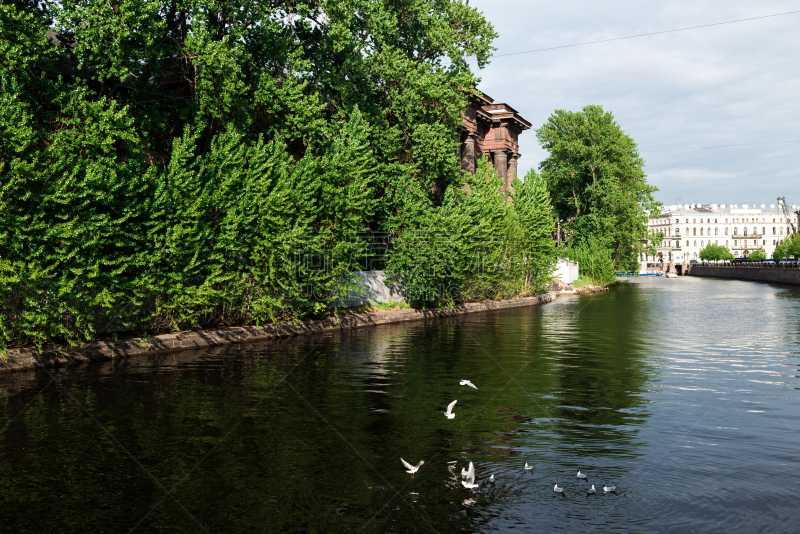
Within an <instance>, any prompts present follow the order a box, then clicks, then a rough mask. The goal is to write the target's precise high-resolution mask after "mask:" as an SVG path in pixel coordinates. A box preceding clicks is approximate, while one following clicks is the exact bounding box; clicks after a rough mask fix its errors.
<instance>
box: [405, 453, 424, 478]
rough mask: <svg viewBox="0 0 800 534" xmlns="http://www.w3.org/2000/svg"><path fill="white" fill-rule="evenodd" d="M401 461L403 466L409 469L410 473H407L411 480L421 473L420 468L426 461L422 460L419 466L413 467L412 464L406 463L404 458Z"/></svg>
mask: <svg viewBox="0 0 800 534" xmlns="http://www.w3.org/2000/svg"><path fill="white" fill-rule="evenodd" d="M400 461H401V462H403V465H404V466H406V469H408V471H406V473H408V474H409V475H411V478H414V473H416V472H417V471H419V468H420V467H422V464H424V463H425V460H420V461H419V463H418V464H417V465H411V464H410V463H408V462H406V461H405V460H403V459H402V458H400Z"/></svg>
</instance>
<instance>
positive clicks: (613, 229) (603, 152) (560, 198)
mask: <svg viewBox="0 0 800 534" xmlns="http://www.w3.org/2000/svg"><path fill="white" fill-rule="evenodd" d="M536 136H537V138H538V140H539V143H540V144H541V145H542V147H543V148H544V149H545V150H547V151H548V153H549V154H548V157H547V158H546V159H545V160H544V161H543V162H542V163H541V164H540V168H541V171H542V174H543V176H544V178H545V180H546V182H547V185H548V189H549V191H550V195H551V197H552V202H553V206H554V207H555V210H556V213H557V215H558V217H559V218H560V219H562V220H563V221H565V222H564V223H563V224H562V229H564V231H565V234H566V236H567V240H568V242H569V243H570V244H572V243H574V246H577V247H582V246H584V245H582V244H581V243H582V242H584V241H586V240H587V239H588V237H589V236H594V238H595V239H596V240H597V241H598V243H599V245H600V246H601V247H604V248H607V249H608V250H609V251H611V257H612V259H613V261H614V264H615V266H616V268H617V269H619V270H624V271H627V270H631V269H635V268H637V265H638V260H637V258H638V254H639V253H640V252H642V251H643V246H642V244H643V243H644V242H645V240H646V239H647V237H648V234H647V227H646V223H647V213H654V212H659V209H660V204H659V203H658V202H656V201H655V200H654V198H653V193H654V192H655V191H657V188H656V187H654V186H652V185H650V184H648V183H647V177H646V175H645V174H644V170H643V167H644V160H642V158H641V157H640V156H639V152H638V148H637V146H636V143H635V142H634V141H633V139H631V138H630V137H629V136H627V135H625V133H624V132H623V131H622V128H620V126H619V125H618V124H617V123H616V122H615V121H614V117H613V115H612V114H611V113H609V112H606V111H604V110H603V108H602V107H601V106H586V107H584V108H583V109H582V110H581V111H578V112H571V111H564V110H557V111H556V112H555V113H553V114H552V115H551V116H550V118H549V119H548V120H547V122H545V124H544V125H543V126H542V127H541V128H539V129H538V130H536Z"/></svg>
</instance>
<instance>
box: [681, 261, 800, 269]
mask: <svg viewBox="0 0 800 534" xmlns="http://www.w3.org/2000/svg"><path fill="white" fill-rule="evenodd" d="M692 267H722V268H725V269H800V262H796V261H786V262H783V263H775V262H772V261H752V262H751V261H747V262H744V261H743V262H740V263H693V264H691V265H690V266H689V268H692Z"/></svg>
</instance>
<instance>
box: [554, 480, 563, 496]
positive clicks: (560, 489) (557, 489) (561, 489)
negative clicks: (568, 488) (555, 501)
mask: <svg viewBox="0 0 800 534" xmlns="http://www.w3.org/2000/svg"><path fill="white" fill-rule="evenodd" d="M553 491H555V492H556V493H558V494H561V495H564V488H559V487H558V483H555V484H554V485H553Z"/></svg>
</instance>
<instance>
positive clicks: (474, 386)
mask: <svg viewBox="0 0 800 534" xmlns="http://www.w3.org/2000/svg"><path fill="white" fill-rule="evenodd" d="M459 386H469V387H471V388H474V389H478V387H477V386H476V385H475V384H473V383H472V382H470V381H469V380H462V381H461V382H460V383H459Z"/></svg>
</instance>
